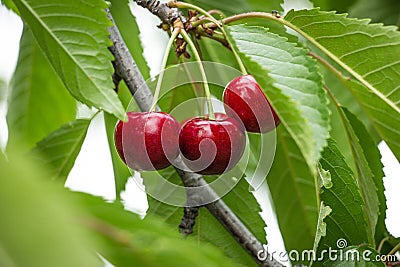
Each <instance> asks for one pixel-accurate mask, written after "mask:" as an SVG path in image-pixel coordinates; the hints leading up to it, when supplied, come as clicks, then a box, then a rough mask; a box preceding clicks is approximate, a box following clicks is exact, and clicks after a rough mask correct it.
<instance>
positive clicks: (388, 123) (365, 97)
mask: <svg viewBox="0 0 400 267" xmlns="http://www.w3.org/2000/svg"><path fill="white" fill-rule="evenodd" d="M343 82H344V84H345V85H346V87H347V88H348V89H350V90H351V92H352V93H353V95H354V97H355V99H356V100H357V101H358V102H359V103H360V105H361V107H362V109H363V110H364V112H365V114H366V115H367V116H368V118H369V119H370V122H371V124H372V126H373V127H374V128H375V130H376V131H377V132H378V134H379V135H380V137H381V138H382V139H383V140H385V142H386V143H387V144H388V146H389V147H390V149H391V150H392V151H393V153H394V154H395V155H396V157H397V158H398V159H399V158H400V156H399V155H400V142H399V138H398V136H399V134H400V131H399V129H400V116H399V115H400V114H399V112H398V111H397V110H395V109H394V108H393V107H392V106H390V105H387V104H386V103H385V101H383V100H382V99H380V98H377V97H376V95H375V94H374V93H373V92H370V91H368V90H366V89H365V87H364V86H362V85H361V84H360V83H358V82H356V81H353V80H351V81H343Z"/></svg>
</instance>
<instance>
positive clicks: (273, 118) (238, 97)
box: [223, 75, 280, 133]
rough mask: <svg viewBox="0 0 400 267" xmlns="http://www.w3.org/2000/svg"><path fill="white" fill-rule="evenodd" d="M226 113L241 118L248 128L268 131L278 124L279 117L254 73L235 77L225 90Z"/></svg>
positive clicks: (262, 131)
mask: <svg viewBox="0 0 400 267" xmlns="http://www.w3.org/2000/svg"><path fill="white" fill-rule="evenodd" d="M223 101H224V103H225V105H227V106H228V107H229V108H225V111H226V113H227V114H228V116H230V117H235V118H237V119H240V120H241V121H242V122H243V124H244V126H245V127H246V130H247V131H248V132H253V133H266V132H269V131H271V130H273V129H275V128H276V126H278V124H279V123H280V119H279V117H278V116H277V115H276V113H275V111H274V109H273V108H272V107H271V105H270V103H269V102H268V100H267V98H266V96H265V94H264V93H263V91H262V90H261V88H260V86H259V85H258V83H257V81H256V80H255V79H254V77H253V76H252V75H242V76H239V77H237V78H235V79H233V80H232V81H231V82H230V83H229V84H228V85H227V86H226V87H225V90H224V99H223Z"/></svg>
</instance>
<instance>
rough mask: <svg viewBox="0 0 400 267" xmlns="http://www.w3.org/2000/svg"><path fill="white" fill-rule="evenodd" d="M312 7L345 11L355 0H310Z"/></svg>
mask: <svg viewBox="0 0 400 267" xmlns="http://www.w3.org/2000/svg"><path fill="white" fill-rule="evenodd" d="M311 2H313V3H314V7H320V8H321V9H322V10H327V11H329V10H335V11H337V12H347V11H348V9H349V7H350V6H352V5H353V4H354V3H355V2H357V0H336V1H331V0H312V1H311Z"/></svg>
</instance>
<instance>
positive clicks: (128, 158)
mask: <svg viewBox="0 0 400 267" xmlns="http://www.w3.org/2000/svg"><path fill="white" fill-rule="evenodd" d="M127 117H128V121H127V122H123V121H118V123H117V125H116V127H115V131H114V141H115V147H116V149H117V151H118V154H119V156H120V157H121V159H122V160H123V161H124V162H125V164H126V165H128V167H130V168H131V169H134V170H143V171H152V170H160V169H164V168H166V167H168V166H169V165H171V162H172V161H173V160H175V159H176V157H177V156H178V155H179V145H178V134H179V123H178V122H177V121H176V119H175V118H174V117H172V116H171V115H170V114H167V113H164V112H128V113H127Z"/></svg>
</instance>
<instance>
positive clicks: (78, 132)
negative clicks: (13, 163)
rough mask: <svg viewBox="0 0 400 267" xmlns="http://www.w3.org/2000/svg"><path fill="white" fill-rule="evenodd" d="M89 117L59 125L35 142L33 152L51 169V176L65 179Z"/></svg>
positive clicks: (74, 158) (79, 145) (84, 133)
mask: <svg viewBox="0 0 400 267" xmlns="http://www.w3.org/2000/svg"><path fill="white" fill-rule="evenodd" d="M90 121H91V120H89V119H78V120H75V121H72V122H70V123H68V124H65V125H63V126H61V127H60V128H59V129H58V130H56V131H54V132H52V133H51V134H50V135H49V136H47V137H46V138H45V139H43V140H42V141H40V142H39V143H37V145H36V147H35V148H34V149H33V152H35V153H37V155H40V156H39V159H40V161H41V162H42V163H43V165H44V166H46V168H48V169H49V170H51V171H50V172H51V174H52V177H53V178H59V179H62V180H63V181H64V182H65V180H66V179H67V176H68V174H69V172H70V171H71V169H72V167H73V166H74V163H75V160H76V157H77V156H78V154H79V151H80V150H81V147H82V144H83V141H84V140H85V137H86V133H87V130H88V128H89V124H90Z"/></svg>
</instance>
